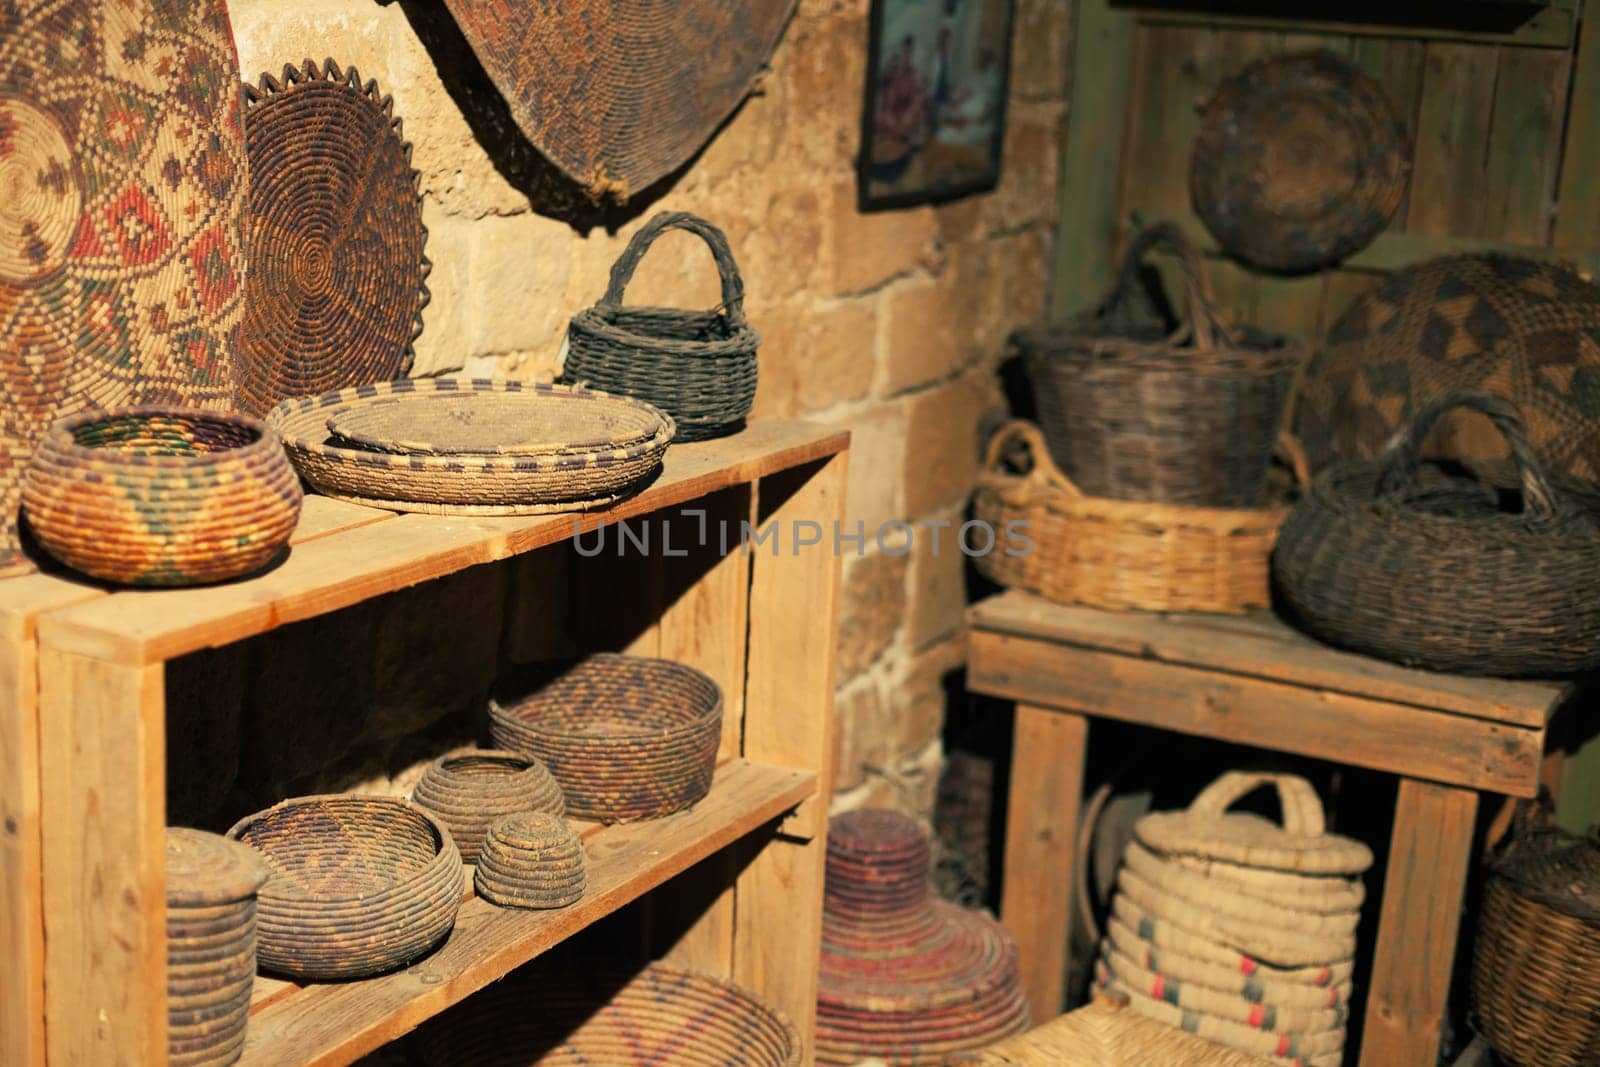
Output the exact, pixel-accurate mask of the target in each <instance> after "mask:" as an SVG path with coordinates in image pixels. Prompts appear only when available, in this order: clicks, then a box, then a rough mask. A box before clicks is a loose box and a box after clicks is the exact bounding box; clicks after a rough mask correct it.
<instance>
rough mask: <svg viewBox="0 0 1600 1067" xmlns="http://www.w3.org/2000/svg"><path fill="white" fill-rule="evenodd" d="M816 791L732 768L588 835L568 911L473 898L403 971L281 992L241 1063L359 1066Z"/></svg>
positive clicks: (777, 776)
mask: <svg viewBox="0 0 1600 1067" xmlns="http://www.w3.org/2000/svg"><path fill="white" fill-rule="evenodd" d="M816 788H817V778H816V776H815V775H814V774H810V773H806V772H800V771H791V770H783V769H779V768H774V767H768V766H764V765H761V764H756V763H749V762H746V761H744V760H734V761H731V762H729V763H727V764H725V765H723V766H722V767H720V768H718V770H717V776H716V779H715V781H714V783H713V785H712V788H711V793H710V795H709V796H707V797H706V799H704V800H702V801H701V802H700V803H699V804H697V805H695V806H694V808H692V809H691V810H689V811H686V812H682V813H680V814H678V815H673V816H669V817H668V818H665V819H656V820H652V821H649V822H643V823H631V824H625V825H621V826H609V827H605V828H602V829H599V830H597V831H595V832H594V833H592V834H591V835H589V836H588V837H587V838H586V840H585V842H584V847H585V849H586V851H587V853H588V873H589V885H588V890H587V892H585V893H584V897H583V899H582V900H581V901H579V902H578V903H577V904H575V905H573V906H572V907H570V908H562V909H559V910H556V911H518V910H515V909H509V908H497V907H495V906H494V905H492V904H489V903H488V902H486V901H483V900H478V899H476V898H473V899H470V900H468V901H467V902H466V903H465V904H463V905H462V908H461V914H460V915H459V916H458V917H457V919H456V925H455V929H454V930H453V931H452V932H451V934H450V939H449V940H448V941H447V942H445V944H444V945H443V946H442V947H441V948H440V949H439V950H438V951H436V952H434V953H433V954H432V955H431V956H429V957H427V958H426V959H424V960H421V961H420V962H418V963H416V964H414V965H412V966H411V967H409V968H407V969H405V970H402V971H398V972H396V973H394V974H388V975H382V976H379V977H376V978H369V979H365V980H362V981H355V982H338V983H328V984H314V985H307V986H304V987H302V988H299V989H292V988H291V990H290V991H289V992H287V993H285V992H284V991H283V990H282V989H281V988H278V987H277V986H274V988H273V989H272V990H270V996H267V997H264V998H263V1001H262V1003H263V1005H264V1006H262V1007H261V1008H260V1009H259V1010H258V1011H256V1012H255V1014H254V1015H253V1016H252V1017H251V1019H250V1027H249V1030H248V1032H247V1035H246V1041H245V1048H244V1056H243V1058H242V1059H241V1060H240V1063H241V1064H243V1065H245V1067H262V1065H283V1067H333V1065H338V1064H347V1063H351V1062H353V1061H355V1060H356V1059H358V1058H360V1057H361V1056H363V1055H365V1054H367V1053H368V1052H371V1051H372V1050H373V1049H376V1048H378V1047H379V1046H381V1045H383V1044H385V1043H387V1042H389V1041H392V1040H394V1039H395V1038H396V1037H399V1036H400V1035H402V1034H405V1033H407V1032H408V1031H410V1030H412V1029H413V1028H415V1027H416V1026H417V1025H418V1024H419V1023H421V1022H423V1021H424V1020H426V1019H428V1018H431V1017H432V1016H434V1015H437V1014H438V1013H439V1012H441V1011H443V1010H444V1009H445V1008H447V1007H449V1006H450V1005H452V1004H455V1003H457V1002H458V1001H460V1000H462V999H463V998H465V997H467V996H469V995H470V994H472V993H473V992H475V991H477V990H479V989H481V988H483V987H484V986H486V985H488V984H489V983H490V982H493V981H495V980H496V979H498V978H500V977H502V976H504V975H505V974H506V973H507V972H509V971H511V970H512V969H513V968H515V967H518V966H520V965H521V964H523V963H526V962H527V961H528V960H531V959H533V958H534V957H535V956H537V955H539V954H540V953H541V952H544V951H545V950H546V949H548V948H550V947H552V946H553V945H556V944H557V943H559V942H561V941H563V940H564V939H566V938H568V937H570V936H572V935H573V934H574V933H577V932H578V931H579V930H582V929H583V928H584V927H586V926H588V925H590V924H591V923H593V922H595V921H596V920H598V919H601V918H603V917H605V916H607V915H609V914H611V913H612V912H614V911H616V910H617V909H619V908H621V907H623V906H624V905H626V904H628V903H631V902H632V901H634V900H636V899H637V898H638V897H640V896H641V895H643V894H644V893H646V892H648V891H649V890H651V889H653V888H655V887H656V886H658V885H660V884H661V883H662V882H665V881H666V880H667V879H669V878H671V877H672V876H674V875H676V874H678V873H680V872H682V871H684V870H686V869H687V868H689V867H690V866H692V865H694V864H695V863H698V862H699V861H701V860H703V859H705V858H706V857H707V856H710V855H711V854H712V853H714V852H716V851H717V850H718V849H721V848H723V847H724V846H726V845H729V844H731V843H733V842H734V841H736V840H738V839H739V838H740V837H743V836H744V835H745V834H747V833H749V832H750V831H752V830H754V829H756V828H757V827H759V826H761V825H763V824H764V823H767V822H770V821H772V820H773V819H776V818H777V817H778V816H780V815H782V814H783V813H784V812H786V811H788V810H789V809H791V808H793V807H794V806H795V805H797V804H799V803H800V802H801V801H803V800H805V799H807V798H808V797H810V796H811V795H813V794H814V793H815V791H816Z"/></svg>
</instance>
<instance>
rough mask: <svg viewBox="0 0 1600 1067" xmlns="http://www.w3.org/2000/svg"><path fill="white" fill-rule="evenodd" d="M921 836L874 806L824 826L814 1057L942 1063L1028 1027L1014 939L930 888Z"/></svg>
mask: <svg viewBox="0 0 1600 1067" xmlns="http://www.w3.org/2000/svg"><path fill="white" fill-rule="evenodd" d="M928 868H929V849H928V839H927V837H926V836H925V835H924V834H923V833H922V831H921V830H920V829H919V828H918V827H917V825H916V823H914V822H913V821H912V820H911V819H909V818H908V817H906V816H904V815H901V814H899V813H897V812H892V811H887V810H883V809H865V810H861V811H854V812H850V813H847V814H845V815H840V816H837V817H836V818H834V819H833V820H831V822H830V823H829V829H828V858H827V880H826V888H825V890H824V896H823V913H822V969H821V974H820V976H819V979H818V989H817V1050H816V1056H817V1062H818V1063H825V1064H853V1063H855V1062H856V1061H857V1060H860V1059H863V1058H866V1057H869V1056H876V1057H879V1058H881V1059H883V1060H885V1061H887V1062H888V1063H890V1064H895V1065H916V1064H941V1063H945V1062H947V1060H948V1059H950V1058H951V1057H954V1056H956V1055H958V1054H960V1053H963V1052H967V1051H971V1050H973V1049H977V1048H981V1047H983V1046H984V1045H987V1044H990V1043H991V1042H994V1041H997V1040H999V1039H1000V1038H1003V1037H1007V1036H1009V1035H1012V1034H1016V1033H1018V1032H1020V1031H1021V1030H1023V1029H1025V1028H1026V1027H1027V1021H1028V1011H1027V1004H1026V1002H1025V1000H1024V997H1023V992H1022V986H1021V978H1020V975H1019V972H1018V969H1017V947H1016V944H1015V943H1014V942H1013V941H1012V940H1011V937H1010V935H1009V934H1007V933H1006V932H1005V931H1004V930H1003V929H1002V928H1001V927H1000V924H999V923H996V922H995V921H994V920H993V919H990V918H989V917H988V916H986V915H984V914H982V913H980V912H975V911H967V910H966V909H963V908H959V907H957V906H955V905H953V904H947V903H945V902H943V901H937V900H934V899H932V898H931V896H930V895H929V891H928Z"/></svg>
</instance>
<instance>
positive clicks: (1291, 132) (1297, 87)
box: [1189, 52, 1411, 271]
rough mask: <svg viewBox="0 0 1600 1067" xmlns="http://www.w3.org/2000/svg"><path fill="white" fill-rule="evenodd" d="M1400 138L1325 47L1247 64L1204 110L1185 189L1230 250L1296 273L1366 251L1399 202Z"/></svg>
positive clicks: (1404, 143) (1405, 151) (1362, 83)
mask: <svg viewBox="0 0 1600 1067" xmlns="http://www.w3.org/2000/svg"><path fill="white" fill-rule="evenodd" d="M1410 173H1411V142H1410V140H1409V138H1408V137H1407V134H1406V129H1405V127H1404V126H1403V125H1401V123H1400V121H1399V120H1398V119H1397V118H1396V117H1395V114H1394V108H1393V107H1392V106H1390V103H1389V100H1388V97H1386V96H1385V95H1384V93H1383V90H1382V89H1381V88H1379V86H1378V84H1377V83H1376V82H1374V81H1373V80H1372V79H1371V78H1368V77H1367V76H1366V75H1365V74H1362V73H1361V72H1360V71H1359V70H1357V69H1356V68H1355V67H1353V66H1351V65H1350V64H1349V63H1347V62H1346V61H1344V60H1342V59H1340V58H1338V57H1337V56H1335V55H1333V54H1331V53H1328V52H1302V53H1296V54H1294V55H1288V56H1277V57H1274V58H1271V59H1264V60H1261V61H1260V62H1257V63H1252V64H1251V65H1250V66H1248V67H1246V68H1245V69H1244V70H1242V71H1241V72H1239V73H1238V74H1237V75H1235V76H1234V77H1232V78H1230V79H1228V80H1227V81H1225V82H1223V83H1222V86H1221V87H1220V88H1219V89H1218V90H1217V93H1216V95H1215V96H1214V97H1212V99H1211V102H1210V103H1209V104H1207V105H1206V108H1205V113H1204V115H1203V118H1202V125H1201V130H1200V136H1199V137H1198V138H1196V140H1195V146H1194V158H1193V160H1192V161H1191V164H1190V171H1189V187H1190V191H1191V193H1192V194H1193V197H1194V206H1195V210H1196V211H1197V212H1199V214H1200V218H1201V220H1202V221H1203V222H1204V223H1205V224H1206V228H1207V229H1209V230H1210V231H1211V234H1212V236H1214V237H1215V238H1216V239H1217V243H1218V244H1220V245H1221V246H1222V247H1223V248H1224V249H1225V250H1226V251H1228V252H1229V253H1231V254H1233V255H1236V256H1238V257H1239V258H1240V259H1243V260H1246V261H1247V262H1250V263H1253V264H1255V265H1256V266H1259V267H1267V268H1269V269H1272V270H1282V271H1307V270H1314V269H1316V268H1318V267H1325V266H1327V265H1329V264H1331V263H1336V262H1338V261H1339V260H1341V259H1343V258H1344V257H1346V256H1348V255H1350V254H1351V253H1353V252H1356V251H1359V250H1360V249H1362V248H1365V247H1366V246H1367V245H1368V244H1369V243H1371V241H1372V239H1373V238H1374V237H1376V236H1378V234H1379V233H1381V232H1382V231H1383V228H1384V227H1385V226H1387V225H1388V224H1389V219H1390V218H1392V217H1393V216H1394V213H1395V210H1396V209H1397V208H1398V207H1399V206H1400V198H1401V196H1402V194H1404V192H1405V188H1406V181H1407V179H1408V177H1409V176H1410Z"/></svg>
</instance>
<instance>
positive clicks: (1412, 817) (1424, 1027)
mask: <svg viewBox="0 0 1600 1067" xmlns="http://www.w3.org/2000/svg"><path fill="white" fill-rule="evenodd" d="M1477 812H1478V794H1477V793H1475V792H1473V791H1472V790H1470V789H1457V788H1454V787H1452V786H1445V785H1436V784H1434V783H1432V782H1424V781H1420V780H1418V779H1414V778H1402V779H1401V780H1400V795H1399V798H1398V800H1397V801H1396V804H1395V815H1394V832H1393V835H1392V837H1391V839H1390V846H1389V871H1388V874H1387V875H1386V876H1385V878H1384V884H1383V907H1382V911H1381V912H1380V913H1379V918H1378V945H1377V952H1376V954H1375V956H1374V959H1373V964H1372V988H1371V992H1370V993H1369V994H1368V997H1367V1018H1366V1036H1365V1038H1364V1039H1363V1041H1362V1045H1361V1063H1362V1067H1434V1064H1435V1063H1436V1062H1437V1061H1438V1058H1439V1037H1440V1031H1441V1029H1442V1027H1443V1023H1444V1013H1445V1006H1446V1001H1447V999H1448V997H1449V994H1450V975H1451V971H1452V970H1453V969H1454V967H1455V958H1456V936H1457V933H1458V929H1459V927H1460V923H1461V899H1462V896H1463V894H1464V893H1465V891H1466V883H1467V866H1468V861H1469V860H1470V858H1471V853H1472V830H1473V823H1474V821H1475V820H1476V818H1477Z"/></svg>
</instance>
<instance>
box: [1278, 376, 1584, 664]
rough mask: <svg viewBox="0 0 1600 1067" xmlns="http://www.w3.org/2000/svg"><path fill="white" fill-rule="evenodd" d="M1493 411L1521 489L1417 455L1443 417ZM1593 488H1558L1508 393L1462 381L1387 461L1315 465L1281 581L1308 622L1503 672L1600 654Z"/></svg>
mask: <svg viewBox="0 0 1600 1067" xmlns="http://www.w3.org/2000/svg"><path fill="white" fill-rule="evenodd" d="M1454 408H1468V409H1471V410H1474V411H1478V412H1481V413H1483V414H1485V415H1487V416H1489V418H1490V419H1491V420H1492V421H1493V423H1494V425H1495V426H1496V427H1497V428H1498V429H1499V430H1500V432H1501V433H1502V434H1503V435H1504V436H1505V439H1506V441H1507V443H1508V444H1509V446H1510V449H1511V454H1512V456H1513V457H1514V460H1515V464H1516V467H1517V470H1518V475H1519V481H1520V486H1519V490H1512V491H1506V490H1502V489H1500V488H1497V487H1496V486H1493V485H1490V484H1488V483H1486V482H1482V481H1478V480H1476V479H1474V478H1471V477H1465V476H1461V475H1457V474H1452V473H1450V472H1448V471H1446V470H1444V469H1441V468H1439V467H1437V466H1433V465H1424V464H1423V463H1422V462H1421V461H1420V459H1419V453H1420V448H1421V445H1422V443H1423V441H1424V440H1425V439H1426V438H1427V436H1428V431H1429V430H1430V429H1431V428H1432V427H1433V425H1434V422H1435V420H1437V419H1438V417H1439V416H1440V415H1442V414H1443V413H1445V412H1447V411H1449V410H1451V409H1454ZM1589 495H1590V491H1587V490H1575V489H1570V488H1567V487H1562V486H1552V485H1551V483H1549V482H1548V481H1546V479H1545V477H1544V475H1543V473H1542V472H1541V470H1540V466H1539V463H1538V461H1537V460H1536V459H1535V458H1534V455H1533V453H1532V450H1531V448H1530V446H1529V443H1528V439H1527V436H1526V434H1525V433H1524V432H1523V429H1522V425H1521V422H1520V421H1519V419H1518V418H1517V414H1516V411H1515V410H1514V409H1513V408H1512V406H1511V405H1510V404H1508V403H1507V402H1506V401H1504V400H1500V399H1497V398H1493V397H1489V396H1484V395H1481V394H1457V393H1449V394H1445V395H1443V396H1440V397H1438V398H1436V399H1435V400H1433V401H1432V402H1430V403H1429V404H1428V405H1426V406H1425V407H1424V408H1423V409H1422V410H1420V411H1419V412H1418V413H1417V416H1416V418H1415V419H1414V420H1413V421H1412V423H1411V424H1410V426H1409V427H1408V428H1407V430H1406V432H1405V433H1404V434H1401V435H1400V436H1399V437H1397V438H1396V439H1395V440H1394V441H1393V442H1392V443H1391V444H1390V446H1389V447H1388V448H1387V449H1386V450H1385V451H1384V454H1383V455H1382V456H1381V457H1380V458H1379V460H1378V461H1377V462H1375V463H1368V462H1363V461H1351V462H1349V463H1341V464H1337V465H1335V466H1333V467H1330V468H1328V469H1327V470H1325V471H1323V472H1322V473H1321V474H1319V475H1318V476H1317V479H1316V481H1315V482H1314V483H1313V485H1312V487H1311V489H1310V491H1309V492H1307V493H1306V495H1305V496H1304V497H1302V498H1301V500H1300V501H1299V503H1298V504H1296V506H1295V508H1294V510H1293V511H1292V512H1291V513H1290V515H1289V518H1288V519H1286V520H1285V521H1284V525H1283V529H1282V531H1281V532H1280V534H1279V539H1278V545H1277V548H1276V550H1275V551H1274V553H1273V558H1272V567H1273V580H1274V582H1275V584H1276V586H1277V588H1278V590H1279V591H1280V592H1281V594H1282V597H1283V602H1284V605H1285V607H1286V608H1287V609H1288V611H1289V612H1290V613H1292V615H1293V617H1294V619H1295V621H1296V622H1297V624H1299V625H1300V626H1302V627H1303V628H1304V629H1306V630H1307V631H1308V632H1309V633H1311V634H1313V635H1314V636H1316V637H1318V638H1321V639H1322V640H1324V641H1327V642H1329V643H1330V644H1334V645H1338V646H1340V647H1342V648H1348V649H1352V650H1354V651H1357V652H1364V653H1366V654H1368V655H1372V656H1378V657H1381V658H1383V659H1388V660H1394V661H1396V662H1399V663H1404V664H1407V665H1412V666H1422V667H1427V668H1429V669H1432V670H1437V671H1453V672H1458V673H1462V674H1479V675H1490V676H1501V677H1519V676H1537V675H1559V674H1570V673H1577V672H1581V671H1585V670H1589V669H1592V668H1594V667H1596V666H1600V518H1597V516H1596V514H1595V512H1594V510H1593V506H1592V503H1591V502H1590V500H1589Z"/></svg>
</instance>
